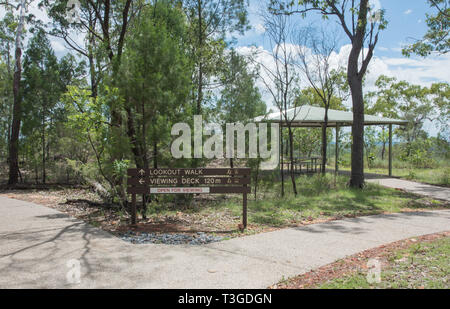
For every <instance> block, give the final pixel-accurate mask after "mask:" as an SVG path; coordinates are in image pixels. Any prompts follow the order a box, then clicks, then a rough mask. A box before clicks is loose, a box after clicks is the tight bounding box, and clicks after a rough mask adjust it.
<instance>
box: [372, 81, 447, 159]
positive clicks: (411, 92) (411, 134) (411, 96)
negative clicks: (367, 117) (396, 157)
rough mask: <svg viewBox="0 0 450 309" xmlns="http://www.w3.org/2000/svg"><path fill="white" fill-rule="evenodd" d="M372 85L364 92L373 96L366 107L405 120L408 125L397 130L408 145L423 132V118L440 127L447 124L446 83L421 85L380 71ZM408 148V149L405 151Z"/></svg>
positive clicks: (444, 127) (443, 127)
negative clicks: (369, 89) (374, 87)
mask: <svg viewBox="0 0 450 309" xmlns="http://www.w3.org/2000/svg"><path fill="white" fill-rule="evenodd" d="M375 86H376V87H377V90H376V91H374V92H372V93H369V95H368V98H373V100H374V102H373V103H372V105H371V106H370V107H369V108H370V110H371V111H372V112H374V113H379V114H381V115H383V116H385V117H391V118H403V119H406V120H408V125H407V126H406V127H405V128H402V129H400V130H399V131H397V133H398V134H399V135H400V136H401V137H403V138H404V139H405V141H406V143H407V147H408V149H410V145H411V144H412V143H413V142H414V141H415V140H417V139H418V138H419V137H420V136H423V135H424V130H423V127H424V124H425V121H426V120H429V121H440V123H441V124H442V129H443V130H445V129H447V128H448V119H449V105H450V104H449V102H450V90H449V89H450V87H449V86H448V83H435V84H432V85H431V86H430V87H424V86H420V85H413V84H410V83H408V82H406V81H398V80H397V79H396V78H394V77H387V76H383V75H382V76H380V77H379V78H378V80H377V81H376V82H375ZM435 123H436V122H435ZM438 123H439V122H438ZM409 152H410V151H409V150H408V151H407V153H408V154H409Z"/></svg>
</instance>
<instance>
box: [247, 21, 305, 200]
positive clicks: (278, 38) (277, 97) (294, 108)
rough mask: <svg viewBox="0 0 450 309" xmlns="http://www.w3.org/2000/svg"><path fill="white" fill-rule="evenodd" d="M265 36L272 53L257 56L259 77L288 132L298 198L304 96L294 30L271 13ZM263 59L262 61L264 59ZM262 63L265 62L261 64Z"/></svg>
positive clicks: (291, 172)
mask: <svg viewBox="0 0 450 309" xmlns="http://www.w3.org/2000/svg"><path fill="white" fill-rule="evenodd" d="M263 17H264V27H265V29H266V33H265V35H266V36H267V38H268V39H269V44H270V52H267V53H266V55H259V56H258V55H254V58H255V59H256V60H254V61H256V64H257V65H258V66H259V68H260V72H259V73H258V75H259V77H260V80H261V81H262V82H263V84H264V86H265V88H266V90H267V92H268V93H269V94H270V96H271V97H272V100H273V103H274V104H275V106H276V107H277V109H278V110H279V112H280V123H282V124H283V125H282V127H284V126H286V127H287V129H288V140H289V145H288V146H287V147H288V148H286V149H289V158H290V169H289V170H290V176H291V182H292V188H293V192H294V194H295V195H297V185H296V183H295V174H294V146H293V145H294V134H293V131H294V130H293V128H292V123H293V121H294V119H295V118H296V116H297V115H298V112H299V111H300V109H299V108H298V107H299V104H300V103H303V101H299V100H297V98H298V96H299V95H300V81H299V74H298V71H297V68H296V51H295V48H294V47H293V44H292V38H293V31H294V26H293V25H292V23H290V21H289V18H288V17H287V16H284V15H276V14H271V13H267V14H265V15H263ZM261 56H262V57H261ZM261 59H262V60H261ZM265 59H267V60H268V61H266V60H265ZM281 141H282V142H281V148H282V149H281V161H282V162H281V164H284V163H283V139H281ZM281 180H282V181H281V183H282V185H281V193H282V195H283V196H284V173H283V169H282V171H281Z"/></svg>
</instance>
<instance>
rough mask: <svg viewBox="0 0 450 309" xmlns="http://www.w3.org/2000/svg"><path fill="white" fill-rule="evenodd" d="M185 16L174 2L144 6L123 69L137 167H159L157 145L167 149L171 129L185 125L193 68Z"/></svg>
mask: <svg viewBox="0 0 450 309" xmlns="http://www.w3.org/2000/svg"><path fill="white" fill-rule="evenodd" d="M186 32H187V27H186V20H185V16H184V15H183V14H182V13H181V12H180V10H178V9H177V8H176V7H174V6H173V4H172V3H171V2H170V1H159V2H158V3H156V4H155V5H154V6H153V7H146V8H145V9H144V10H143V11H142V12H141V14H140V16H139V19H138V20H137V21H136V22H135V23H134V24H133V27H132V32H131V33H130V36H129V39H128V42H127V44H126V46H125V50H124V54H123V63H122V66H121V68H120V73H121V74H120V76H121V81H120V86H121V87H120V92H121V93H122V96H123V98H124V103H123V105H124V109H125V111H126V113H127V135H128V138H129V139H130V142H131V143H130V144H131V151H132V153H133V159H134V161H135V163H136V166H137V167H139V168H148V167H149V165H150V163H149V157H150V155H149V149H150V148H153V151H152V155H151V156H152V158H153V166H154V167H157V166H158V157H159V156H160V154H159V150H158V145H160V144H161V143H162V144H163V145H164V146H165V147H168V144H169V142H168V140H169V138H168V135H170V126H171V124H173V123H176V122H179V121H187V120H188V117H189V115H190V114H191V111H192V109H191V108H189V107H188V106H187V102H188V99H189V92H190V85H191V84H190V78H189V77H190V73H191V71H192V63H191V61H190V59H189V55H188V50H187V48H186V44H185V43H186V41H185V38H186Z"/></svg>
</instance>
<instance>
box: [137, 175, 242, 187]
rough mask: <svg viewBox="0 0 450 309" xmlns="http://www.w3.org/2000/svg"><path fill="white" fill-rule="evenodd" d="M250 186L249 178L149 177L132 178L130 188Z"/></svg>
mask: <svg viewBox="0 0 450 309" xmlns="http://www.w3.org/2000/svg"><path fill="white" fill-rule="evenodd" d="M248 184H250V178H249V177H239V178H237V177H190V176H186V177H176V178H175V177H158V178H154V177H149V176H143V177H142V178H130V179H129V180H128V186H129V187H130V186H132V187H139V186H145V187H147V186H152V187H156V186H189V185H193V186H196V185H198V186H203V185H222V186H224V185H248Z"/></svg>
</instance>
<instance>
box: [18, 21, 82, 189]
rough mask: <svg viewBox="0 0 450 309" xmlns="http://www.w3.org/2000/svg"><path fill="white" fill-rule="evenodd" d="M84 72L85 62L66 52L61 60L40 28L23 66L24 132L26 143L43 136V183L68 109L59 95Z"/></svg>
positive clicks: (29, 47) (32, 40)
mask: <svg viewBox="0 0 450 309" xmlns="http://www.w3.org/2000/svg"><path fill="white" fill-rule="evenodd" d="M82 75H83V64H81V66H79V64H78V63H77V62H76V61H75V59H73V56H72V55H66V56H65V57H63V58H62V59H61V60H60V61H58V59H57V57H56V56H55V53H54V51H53V49H52V47H51V44H50V41H49V39H48V38H47V36H46V34H45V33H44V31H43V30H38V31H37V32H36V34H35V35H34V36H33V37H32V38H31V40H30V42H29V44H28V48H27V50H26V52H25V59H24V69H23V81H22V85H23V91H22V96H23V106H24V109H23V112H22V113H23V128H22V131H23V132H22V134H23V136H24V143H26V142H27V141H29V139H30V138H31V139H35V137H36V135H39V137H40V144H39V146H40V148H41V152H40V153H41V156H40V158H41V163H42V164H41V168H42V173H41V175H42V183H45V182H46V180H47V172H46V165H47V163H48V161H49V157H50V148H51V146H52V145H54V144H56V143H57V137H56V136H55V134H56V132H55V130H56V127H57V125H58V123H63V122H64V121H65V118H64V116H65V110H64V106H63V105H62V104H60V102H61V100H60V98H61V96H62V94H63V93H64V92H65V91H66V89H67V88H66V87H67V85H69V84H71V83H72V81H74V80H76V79H77V78H80V76H82ZM37 132H39V134H38V133H37ZM35 144H36V145H38V144H37V143H35ZM33 150H35V151H36V152H37V153H38V152H39V151H38V150H36V149H33Z"/></svg>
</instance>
